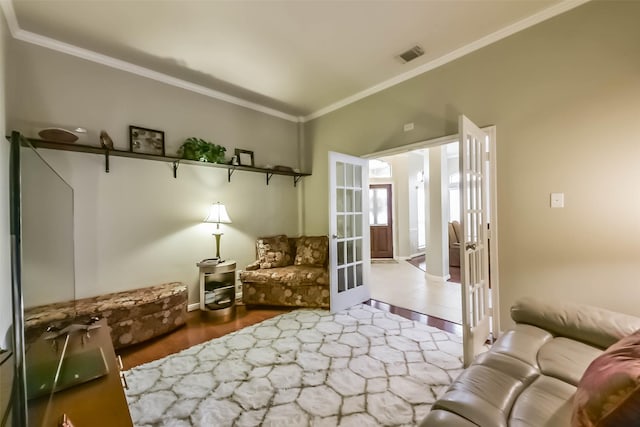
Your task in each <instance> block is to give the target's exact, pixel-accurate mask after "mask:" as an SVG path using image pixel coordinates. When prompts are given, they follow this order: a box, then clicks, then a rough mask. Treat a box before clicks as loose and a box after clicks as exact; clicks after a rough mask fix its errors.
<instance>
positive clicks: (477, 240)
mask: <svg viewBox="0 0 640 427" xmlns="http://www.w3.org/2000/svg"><path fill="white" fill-rule="evenodd" d="M458 127H459V132H460V142H459V143H460V176H461V180H460V183H461V197H460V199H461V201H460V202H461V210H460V212H461V221H460V225H461V229H462V236H463V239H462V241H461V242H460V275H461V286H462V292H461V293H462V323H463V325H462V326H463V353H464V365H465V366H469V364H471V362H472V361H473V359H474V357H475V356H476V355H477V354H478V353H480V352H481V351H482V350H483V346H484V344H485V342H486V340H487V338H489V334H490V332H491V306H490V295H489V263H488V248H489V245H488V230H487V222H488V216H487V215H488V209H487V206H488V204H487V202H488V198H487V192H486V182H485V180H486V179H487V177H488V174H487V150H488V146H489V145H488V144H489V138H488V136H487V134H486V133H485V132H484V131H482V130H481V129H480V128H479V127H478V126H476V125H475V124H474V123H473V122H471V121H470V120H469V119H468V118H466V117H465V116H463V115H461V116H460V117H459V121H458Z"/></svg>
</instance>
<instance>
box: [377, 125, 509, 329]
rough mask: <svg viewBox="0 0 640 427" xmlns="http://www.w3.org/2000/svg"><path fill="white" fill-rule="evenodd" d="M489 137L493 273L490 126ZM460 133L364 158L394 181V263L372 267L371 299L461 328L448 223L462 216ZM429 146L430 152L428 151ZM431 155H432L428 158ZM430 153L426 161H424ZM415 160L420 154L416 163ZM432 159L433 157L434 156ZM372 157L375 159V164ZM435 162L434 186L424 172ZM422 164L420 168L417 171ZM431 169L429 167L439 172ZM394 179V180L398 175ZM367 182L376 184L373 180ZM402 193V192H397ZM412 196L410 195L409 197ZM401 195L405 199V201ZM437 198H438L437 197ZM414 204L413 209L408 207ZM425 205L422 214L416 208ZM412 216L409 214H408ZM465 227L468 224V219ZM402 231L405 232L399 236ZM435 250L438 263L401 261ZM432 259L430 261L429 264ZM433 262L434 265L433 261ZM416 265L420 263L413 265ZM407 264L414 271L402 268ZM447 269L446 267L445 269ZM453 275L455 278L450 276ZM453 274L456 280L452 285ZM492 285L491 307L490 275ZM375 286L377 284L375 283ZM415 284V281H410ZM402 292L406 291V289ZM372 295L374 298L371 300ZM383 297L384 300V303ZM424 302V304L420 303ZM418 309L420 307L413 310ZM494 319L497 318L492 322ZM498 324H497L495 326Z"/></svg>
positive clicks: (490, 195)
mask: <svg viewBox="0 0 640 427" xmlns="http://www.w3.org/2000/svg"><path fill="white" fill-rule="evenodd" d="M484 131H485V132H486V133H487V134H488V139H487V141H488V143H487V154H486V157H485V158H486V159H487V160H486V165H487V166H486V168H487V172H488V176H487V179H486V180H485V181H484V182H485V183H486V187H485V189H486V192H487V193H488V199H487V207H488V211H489V212H488V215H487V219H488V220H489V223H491V228H490V229H489V231H488V232H489V234H490V236H489V237H490V241H489V244H490V246H491V248H490V250H491V254H492V256H491V258H490V259H489V263H490V271H497V258H494V257H493V254H494V251H495V253H496V254H497V247H496V246H495V245H496V242H497V238H496V237H497V235H496V233H497V219H496V216H495V212H496V210H495V206H496V198H495V195H496V193H495V154H493V155H492V154H490V153H495V127H489V128H485V129H484ZM459 137H460V135H459V134H456V135H450V136H447V137H442V138H437V139H433V140H428V141H421V142H418V143H415V144H411V145H407V146H404V147H397V148H394V149H390V150H385V151H383V152H377V153H373V154H370V155H368V156H365V157H366V158H369V159H370V160H371V161H375V162H376V163H379V161H380V160H383V161H385V162H387V163H388V164H389V165H391V166H392V167H391V170H392V171H393V174H392V176H390V177H388V178H386V179H387V182H393V185H394V187H393V188H394V192H395V194H393V201H392V204H393V206H394V212H393V213H394V227H393V233H394V236H393V241H394V244H395V247H394V252H395V253H394V257H395V259H396V260H397V264H375V265H372V281H371V284H372V289H371V292H372V298H374V299H377V300H380V301H383V302H387V303H389V304H392V305H395V306H398V307H402V308H407V309H409V310H413V311H418V312H420V313H423V314H427V315H429V316H435V317H439V318H441V319H444V320H449V321H451V322H454V323H458V324H462V317H463V310H462V301H461V285H460V282H461V280H460V275H461V273H460V268H459V267H451V266H450V265H449V264H450V263H449V261H450V260H449V258H450V256H449V255H450V242H449V232H448V227H447V226H448V223H449V222H453V221H460V220H462V218H461V217H462V212H461V196H462V191H461V186H462V183H461V181H462V176H463V174H461V173H460V170H461V167H462V165H461V161H460V154H461V153H460V152H459V151H460V150H459V147H460V143H459ZM432 148H435V149H434V150H432ZM432 154H433V155H432ZM430 155H432V159H431V161H429V160H428V159H427V157H428V156H430ZM418 156H423V157H424V160H421V159H420V158H419V157H418ZM436 156H437V159H436V160H434V158H435V157H436ZM374 159H375V160H374ZM434 163H439V164H440V166H439V167H438V168H439V169H441V172H440V173H439V178H438V179H439V182H437V183H436V182H435V181H434V176H432V175H430V171H429V168H430V166H434ZM420 165H422V167H418V166H420ZM438 168H436V167H435V166H434V169H438ZM431 173H433V172H432V171H431ZM403 174H404V177H402V179H401V181H399V178H398V177H399V176H402V175H403ZM372 181H375V180H374V179H372ZM435 187H437V188H438V191H439V192H440V193H441V197H440V198H439V200H440V202H439V204H440V207H439V208H437V212H435V213H434V212H432V211H431V207H433V205H434V202H433V200H434V198H433V197H432V196H433V195H432V194H431V193H430V188H431V189H432V188H435ZM398 189H400V190H403V191H404V189H407V191H406V192H403V191H400V190H398ZM414 192H415V193H414ZM405 193H406V194H407V195H408V197H405ZM436 199H438V197H436ZM412 204H413V205H412ZM419 207H424V211H421V209H418V208H419ZM411 212H413V213H411ZM437 215H442V219H437V220H436V221H435V222H436V223H438V224H440V225H441V226H442V227H440V228H439V230H440V231H439V232H438V233H436V234H430V229H431V230H433V227H430V225H429V224H430V221H432V220H433V217H434V216H437ZM467 223H469V221H467ZM402 233H408V234H405V235H403V234H402ZM436 247H437V248H438V249H437V251H439V252H440V256H441V259H438V257H435V258H433V257H432V258H429V257H427V262H426V265H425V264H424V263H423V264H422V266H421V267H422V270H420V269H419V268H418V267H417V266H416V265H411V264H410V263H408V262H407V261H406V260H408V259H411V258H415V257H416V256H422V257H424V255H427V254H429V250H433V249H434V248H436ZM430 259H431V261H429V260H430ZM434 260H435V261H434ZM436 261H440V263H441V265H442V266H443V267H444V268H443V271H441V272H439V271H436V269H431V270H430V271H427V272H426V273H425V271H424V269H426V270H429V267H430V265H429V263H430V262H431V267H433V266H434V264H435V262H436ZM416 264H418V265H419V263H416ZM406 265H408V266H409V267H410V268H412V269H413V270H405V266H406ZM447 266H448V268H447ZM451 273H454V274H451ZM454 275H455V276H457V277H456V278H457V279H458V280H457V281H456V282H452V281H451V280H452V279H453V277H451V276H454ZM491 281H492V283H491V285H492V288H493V291H494V292H492V294H493V295H492V297H493V298H494V299H493V301H492V306H493V307H495V306H497V299H498V295H497V293H496V292H497V290H496V288H495V286H494V285H497V277H495V280H494V277H493V275H492V277H491ZM376 282H380V284H377V283H376ZM412 282H415V283H412ZM405 288H406V291H405ZM376 297H377V298H376ZM385 298H388V299H389V300H388V301H385ZM424 301H426V303H423V302H424ZM419 306H421V308H420V309H419V308H418V307H419ZM496 314H497V313H496ZM495 320H496V321H497V320H498V319H495ZM497 324H498V325H499V323H497Z"/></svg>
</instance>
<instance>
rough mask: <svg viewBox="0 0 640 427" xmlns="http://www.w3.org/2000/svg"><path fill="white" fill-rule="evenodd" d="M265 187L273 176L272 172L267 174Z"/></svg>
mask: <svg viewBox="0 0 640 427" xmlns="http://www.w3.org/2000/svg"><path fill="white" fill-rule="evenodd" d="M266 175H267V185H269V181H270V180H271V177H272V176H273V172H267V173H266Z"/></svg>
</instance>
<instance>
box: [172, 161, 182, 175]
mask: <svg viewBox="0 0 640 427" xmlns="http://www.w3.org/2000/svg"><path fill="white" fill-rule="evenodd" d="M178 166H180V160H174V161H173V177H174V178H177V177H178Z"/></svg>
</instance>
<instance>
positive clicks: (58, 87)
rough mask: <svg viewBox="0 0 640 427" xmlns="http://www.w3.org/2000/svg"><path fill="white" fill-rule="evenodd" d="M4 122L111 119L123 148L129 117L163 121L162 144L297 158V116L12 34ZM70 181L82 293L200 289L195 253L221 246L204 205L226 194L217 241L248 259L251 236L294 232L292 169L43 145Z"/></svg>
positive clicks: (152, 124)
mask: <svg viewBox="0 0 640 427" xmlns="http://www.w3.org/2000/svg"><path fill="white" fill-rule="evenodd" d="M11 45H12V46H11V48H12V51H11V59H12V70H13V71H14V74H12V75H11V76H10V81H11V93H10V94H9V108H8V111H9V123H8V124H9V126H11V127H10V128H13V127H19V128H21V129H24V130H29V129H31V128H32V127H31V126H30V125H31V124H33V123H36V122H38V123H40V122H42V123H50V124H64V125H67V126H72V125H73V126H83V127H86V128H88V129H89V131H90V133H91V135H93V136H94V139H93V141H92V142H93V143H96V144H97V143H98V141H97V139H95V135H97V133H98V132H99V131H100V129H105V130H107V132H108V133H109V134H110V135H111V137H112V138H113V140H114V143H115V145H116V148H120V149H128V137H127V132H128V130H127V128H128V125H130V124H136V125H139V126H144V127H149V128H153V129H161V130H164V131H165V136H166V144H167V150H166V151H167V153H168V154H174V153H175V152H176V150H177V148H178V147H179V145H180V144H181V142H182V141H183V140H184V138H186V137H188V136H198V137H202V138H205V139H208V140H211V141H213V142H216V143H218V144H221V145H224V146H225V147H226V148H227V154H228V157H230V152H233V149H234V148H244V149H248V150H253V151H254V153H255V161H256V164H257V165H261V164H267V163H270V164H272V165H276V164H282V165H288V166H291V167H298V166H299V165H298V163H297V161H298V126H297V124H296V123H293V122H289V121H286V120H282V119H278V118H274V117H272V116H267V115H265V114H262V113H258V112H255V111H252V110H248V109H246V108H242V107H238V106H235V105H232V104H228V103H225V102H222V101H217V100H214V99H211V98H207V97H204V96H201V95H198V94H194V93H191V92H187V91H185V90H182V89H178V88H175V87H171V86H168V85H165V84H162V83H159V82H156V81H152V80H148V79H145V78H142V77H138V76H135V75H132V74H128V73H125V72H122V71H118V70H114V69H111V68H108V67H105V66H101V65H98V64H94V63H91V62H88V61H84V60H81V59H78V58H75V57H71V56H68V55H64V54H60V53H56V52H53V51H49V50H47V49H44V48H40V47H37V46H33V45H28V44H25V43H22V42H17V41H13V42H12V43H11ZM41 152H42V153H43V156H44V157H45V158H46V159H47V160H48V161H49V162H50V163H51V164H52V165H53V166H54V168H55V169H56V170H57V171H58V172H59V173H60V174H61V176H62V177H63V178H64V179H66V180H67V181H68V182H69V183H70V184H71V186H72V187H73V188H74V191H75V250H76V255H75V265H76V293H77V296H78V297H84V296H90V295H97V294H103V293H106V292H111V291H118V290H125V289H132V288H136V287H142V286H145V285H153V284H158V283H162V282H167V281H173V280H178V281H183V282H185V283H187V284H188V285H189V302H190V303H195V302H197V301H198V297H199V295H198V292H197V277H198V276H197V274H198V269H197V267H196V265H195V263H196V262H197V261H199V260H201V259H203V258H205V257H211V256H213V255H215V244H214V240H213V237H212V236H211V227H209V226H210V224H202V223H201V221H202V220H203V219H204V217H205V216H206V212H207V208H208V205H209V204H210V203H212V202H215V201H221V202H223V203H225V204H226V206H227V209H228V212H229V215H230V216H231V219H232V220H233V224H229V225H228V226H227V225H223V226H222V227H223V228H224V233H225V234H224V236H223V237H222V243H221V246H222V248H221V252H222V256H223V257H225V258H227V259H235V260H237V262H238V266H239V267H244V266H245V265H247V264H249V263H250V262H251V261H253V260H254V259H255V238H256V237H257V236H259V235H268V234H275V233H287V234H290V235H296V234H297V233H298V191H299V190H298V189H296V188H294V186H293V180H292V179H290V177H283V176H274V177H273V178H272V179H271V182H270V184H269V186H266V185H265V176H264V175H262V174H255V173H248V172H242V171H237V172H235V174H234V175H233V176H232V181H231V182H230V183H228V182H227V170H226V169H218V168H210V167H201V166H193V165H181V166H180V167H179V169H178V179H174V178H173V176H172V170H171V164H170V163H164V162H154V161H149V160H140V159H126V158H112V159H111V173H108V174H107V173H105V172H104V163H103V162H104V160H103V158H101V157H100V156H97V155H91V154H80V153H67V152H61V151H53V150H41Z"/></svg>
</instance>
